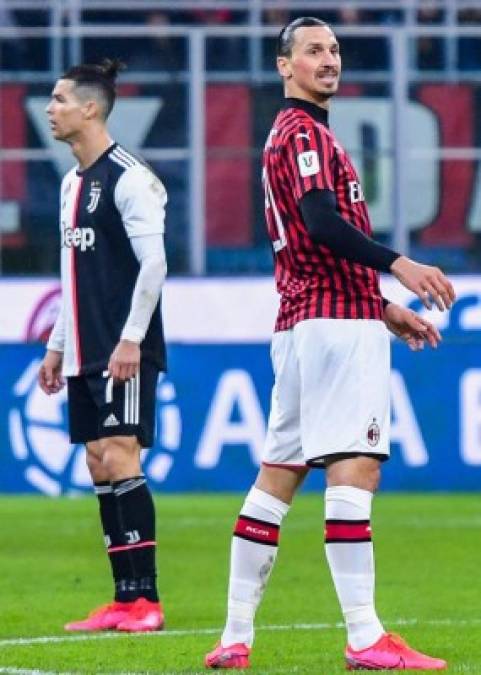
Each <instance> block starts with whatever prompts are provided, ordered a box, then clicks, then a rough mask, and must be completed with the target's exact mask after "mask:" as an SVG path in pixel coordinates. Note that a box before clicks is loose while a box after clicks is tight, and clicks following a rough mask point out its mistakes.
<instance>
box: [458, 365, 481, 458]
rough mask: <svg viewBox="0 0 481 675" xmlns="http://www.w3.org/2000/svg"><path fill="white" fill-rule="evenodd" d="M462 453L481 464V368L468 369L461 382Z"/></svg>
mask: <svg viewBox="0 0 481 675" xmlns="http://www.w3.org/2000/svg"><path fill="white" fill-rule="evenodd" d="M459 394H460V396H459V398H460V411H461V419H460V427H461V429H460V432H461V433H460V446H461V447H460V453H461V459H462V460H463V461H464V462H465V463H466V464H469V465H471V466H479V465H480V464H481V370H478V369H475V368H472V369H469V370H466V371H465V372H464V373H463V374H462V376H461V381H460V383H459Z"/></svg>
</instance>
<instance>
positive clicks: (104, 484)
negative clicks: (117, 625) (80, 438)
mask: <svg viewBox="0 0 481 675" xmlns="http://www.w3.org/2000/svg"><path fill="white" fill-rule="evenodd" d="M87 466H88V468H89V471H90V475H91V476H92V481H93V484H94V490H95V494H96V495H97V499H98V502H99V512H100V520H101V523H102V529H103V532H104V540H105V545H106V547H107V553H108V555H109V559H110V564H111V567H112V576H113V578H114V584H115V598H114V599H115V601H116V602H129V603H130V602H132V601H133V600H136V599H137V597H138V595H137V588H136V584H135V578H134V577H135V575H134V571H133V568H132V562H131V559H130V553H129V551H125V550H122V547H123V544H124V533H123V529H122V527H121V525H120V519H119V508H118V504H117V499H116V498H115V495H114V488H113V486H112V484H111V482H110V477H109V474H108V471H107V470H106V468H105V467H104V466H103V463H102V450H101V447H100V443H99V442H98V441H92V442H90V443H87Z"/></svg>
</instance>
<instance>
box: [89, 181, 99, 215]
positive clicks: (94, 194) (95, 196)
mask: <svg viewBox="0 0 481 675" xmlns="http://www.w3.org/2000/svg"><path fill="white" fill-rule="evenodd" d="M101 192H102V186H101V185H100V183H99V182H98V181H96V180H94V181H92V182H91V183H90V193H89V198H90V201H89V203H88V204H87V211H88V212H89V213H93V212H94V211H95V209H96V208H97V206H98V203H99V199H100V193H101Z"/></svg>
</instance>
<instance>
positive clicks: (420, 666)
mask: <svg viewBox="0 0 481 675" xmlns="http://www.w3.org/2000/svg"><path fill="white" fill-rule="evenodd" d="M345 656H346V665H347V669H348V670H444V669H445V668H446V667H447V663H446V661H443V660H442V659H433V658H432V657H431V656H426V654H421V652H417V651H416V650H414V649H411V647H410V646H409V645H408V644H406V642H404V640H403V639H402V638H401V637H399V635H395V634H394V633H385V634H384V635H382V636H381V637H380V638H379V640H378V641H377V642H375V643H374V644H373V645H371V647H367V649H361V650H360V651H358V652H356V651H354V650H353V649H351V647H349V645H348V646H347V647H346V653H345Z"/></svg>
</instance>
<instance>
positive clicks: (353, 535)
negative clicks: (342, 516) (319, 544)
mask: <svg viewBox="0 0 481 675" xmlns="http://www.w3.org/2000/svg"><path fill="white" fill-rule="evenodd" d="M325 535H326V541H330V540H337V541H353V540H359V539H361V540H364V541H370V540H371V535H372V532H371V523H370V522H369V521H368V520H366V521H362V522H356V521H353V522H349V521H346V522H341V523H339V522H334V523H333V522H329V521H326V530H325Z"/></svg>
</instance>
